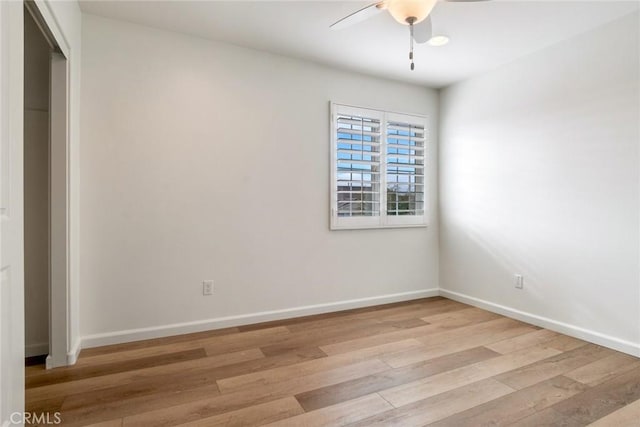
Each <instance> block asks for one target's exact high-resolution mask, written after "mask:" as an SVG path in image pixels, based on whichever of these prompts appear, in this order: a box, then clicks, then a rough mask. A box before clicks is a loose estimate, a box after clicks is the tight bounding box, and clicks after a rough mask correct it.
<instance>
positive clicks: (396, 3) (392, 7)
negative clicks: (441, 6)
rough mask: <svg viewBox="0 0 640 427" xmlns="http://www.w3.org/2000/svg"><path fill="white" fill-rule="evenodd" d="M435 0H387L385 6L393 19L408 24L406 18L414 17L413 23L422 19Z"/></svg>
mask: <svg viewBox="0 0 640 427" xmlns="http://www.w3.org/2000/svg"><path fill="white" fill-rule="evenodd" d="M436 1H437V0H387V1H386V2H385V6H386V8H387V9H388V10H389V13H390V14H391V16H393V19H395V20H396V21H398V22H399V23H401V24H404V25H409V22H407V18H415V21H414V22H413V23H414V24H417V23H419V22H422V21H424V20H425V19H426V18H427V16H429V14H430V13H431V11H432V10H433V7H434V6H435V5H436Z"/></svg>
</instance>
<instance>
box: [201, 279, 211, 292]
mask: <svg viewBox="0 0 640 427" xmlns="http://www.w3.org/2000/svg"><path fill="white" fill-rule="evenodd" d="M202 295H213V280H205V281H203V282H202Z"/></svg>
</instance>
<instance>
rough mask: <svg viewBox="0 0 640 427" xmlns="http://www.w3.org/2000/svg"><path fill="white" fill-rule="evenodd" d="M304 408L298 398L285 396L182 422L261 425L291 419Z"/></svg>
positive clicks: (200, 426) (205, 426) (208, 426)
mask: <svg viewBox="0 0 640 427" xmlns="http://www.w3.org/2000/svg"><path fill="white" fill-rule="evenodd" d="M303 413H304V410H303V409H302V407H300V405H299V404H298V402H297V401H296V399H294V398H293V397H285V398H283V399H278V400H274V401H271V402H266V403H262V404H259V405H255V406H250V407H248V408H243V409H238V410H237V411H230V412H225V413H224V414H220V415H214V416H213V417H207V418H201V419H199V420H197V421H192V422H189V423H184V424H180V426H183V427H187V426H188V427H216V426H224V427H241V426H261V425H265V424H269V423H273V422H276V421H279V420H282V419H290V417H295V416H296V415H300V414H303Z"/></svg>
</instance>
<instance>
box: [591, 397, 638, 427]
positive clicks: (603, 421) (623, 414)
mask: <svg viewBox="0 0 640 427" xmlns="http://www.w3.org/2000/svg"><path fill="white" fill-rule="evenodd" d="M633 425H636V426H637V425H640V400H636V401H635V402H633V403H630V404H629V405H627V406H623V407H622V408H620V409H618V410H617V411H614V412H612V413H610V414H609V415H607V416H605V417H603V418H600V419H599V420H597V421H596V422H593V423H591V424H589V427H612V426H629V427H631V426H633Z"/></svg>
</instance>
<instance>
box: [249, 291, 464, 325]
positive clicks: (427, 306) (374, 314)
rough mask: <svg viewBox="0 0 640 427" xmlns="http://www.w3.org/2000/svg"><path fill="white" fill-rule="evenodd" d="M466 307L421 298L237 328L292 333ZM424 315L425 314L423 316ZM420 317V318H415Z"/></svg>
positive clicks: (442, 300)
mask: <svg viewBox="0 0 640 427" xmlns="http://www.w3.org/2000/svg"><path fill="white" fill-rule="evenodd" d="M467 307H468V306H466V305H464V304H461V303H459V302H457V301H452V300H449V299H446V298H442V297H430V298H421V299H416V300H411V301H403V302H395V303H389V304H383V305H378V306H370V307H361V308H356V309H349V310H342V311H335V312H330V313H322V314H314V315H309V316H301V317H296V318H292V319H283V320H274V321H270V322H263V323H256V324H252V325H245V326H238V329H239V330H240V331H241V332H244V331H252V330H256V329H264V328H272V327H275V326H286V327H287V328H289V329H290V330H291V331H292V332H296V331H300V330H306V329H310V328H314V327H324V326H327V325H331V324H333V325H339V324H341V323H344V322H345V321H350V320H353V319H380V318H382V317H385V318H386V317H391V316H394V315H401V316H402V315H403V314H404V313H408V312H412V311H415V310H418V312H420V313H425V312H426V313H430V312H438V310H440V309H443V310H454V309H457V308H467ZM423 315H426V314H423ZM415 317H420V316H415Z"/></svg>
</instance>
